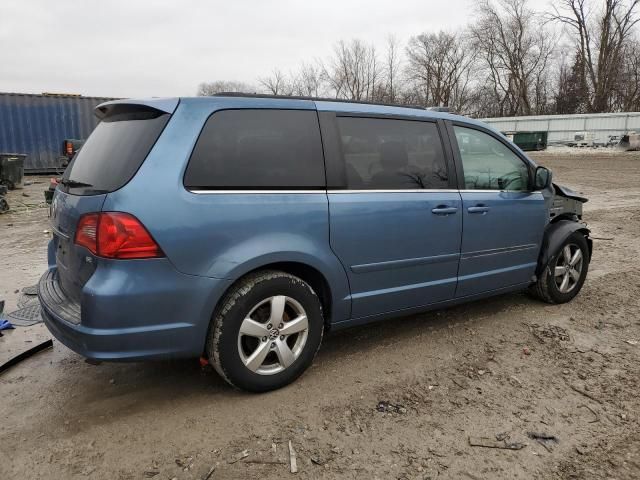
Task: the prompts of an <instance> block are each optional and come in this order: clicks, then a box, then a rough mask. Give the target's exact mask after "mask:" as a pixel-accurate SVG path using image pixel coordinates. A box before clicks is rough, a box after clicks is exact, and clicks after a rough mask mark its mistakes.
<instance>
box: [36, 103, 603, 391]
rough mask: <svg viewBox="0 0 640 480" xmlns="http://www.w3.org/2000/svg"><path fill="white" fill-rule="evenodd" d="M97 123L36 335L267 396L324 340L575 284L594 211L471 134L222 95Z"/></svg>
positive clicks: (484, 136) (61, 192)
mask: <svg viewBox="0 0 640 480" xmlns="http://www.w3.org/2000/svg"><path fill="white" fill-rule="evenodd" d="M96 113H97V115H98V116H99V117H100V118H101V122H100V123H99V125H98V126H97V127H96V129H95V130H94V132H93V133H92V134H91V136H90V137H89V139H88V140H87V142H86V143H85V145H84V146H83V148H82V149H81V150H80V151H79V153H78V154H77V155H76V156H75V158H74V159H73V161H72V162H71V164H70V165H69V167H68V168H67V170H66V172H65V174H64V176H63V178H62V180H61V183H60V185H59V187H58V189H57V191H56V192H55V195H54V198H53V202H52V205H51V224H52V229H53V239H52V240H51V242H50V243H49V247H48V263H49V267H48V270H47V271H46V273H45V274H44V275H43V277H42V279H41V280H40V282H39V298H40V301H41V304H42V315H43V317H44V320H45V323H46V325H47V327H48V328H49V330H50V331H51V332H52V333H53V335H54V336H55V337H56V338H57V339H58V340H59V341H60V342H62V343H63V344H65V345H66V346H68V347H69V348H71V349H72V350H74V351H76V352H78V353H80V354H81V355H83V356H85V357H87V358H89V359H92V360H95V361H106V360H110V361H135V360H148V359H162V358H175V357H198V356H204V357H205V358H206V359H207V360H208V361H209V362H210V363H211V364H212V365H213V366H214V367H215V369H216V370H217V371H218V372H219V374H220V375H221V376H222V377H223V378H224V379H225V380H226V381H227V382H229V383H230V384H232V385H234V386H236V387H238V388H242V389H245V390H249V391H255V392H259V391H266V390H271V389H275V388H279V387H282V386H284V385H286V384H288V383H290V382H292V381H293V380H294V379H296V378H297V377H298V376H299V375H301V374H302V373H303V372H304V370H305V369H306V368H307V367H309V365H310V364H311V362H312V361H313V358H314V355H315V354H316V352H317V350H318V348H319V346H320V343H321V340H322V336H323V333H324V332H326V331H328V330H330V329H338V328H342V327H347V326H352V325H357V324H363V323H367V322H371V321H375V320H381V319H386V318H392V317H397V316H401V315H407V314H410V313H415V312H422V311H426V310H430V309H435V308H441V307H444V306H449V305H453V304H457V303H462V302H468V301H471V300H477V299H480V298H484V297H489V296H491V295H496V294H501V293H505V292H512V291H517V290H522V289H527V288H528V289H529V290H530V291H531V292H532V293H533V294H535V295H536V296H537V297H539V298H540V299H542V300H544V301H546V302H549V303H563V302H567V301H569V300H571V299H572V298H573V297H574V296H575V295H576V294H577V293H578V291H579V290H580V289H581V287H582V285H583V283H584V281H585V277H586V275H587V269H588V265H589V261H590V258H591V250H592V242H591V240H590V238H589V230H588V229H587V228H586V226H585V225H584V224H583V223H581V220H582V204H583V203H584V202H585V201H586V199H585V198H583V197H580V196H579V195H577V194H576V193H574V192H572V191H571V190H569V189H567V188H564V187H561V186H558V185H555V184H553V183H552V181H551V172H550V171H549V170H547V169H546V168H544V167H541V166H536V164H535V163H534V162H533V161H532V160H530V159H529V158H528V157H527V156H526V155H525V154H524V153H523V152H522V151H521V150H519V149H518V148H517V147H516V146H515V145H514V144H513V143H511V142H510V141H509V140H508V139H507V138H505V137H504V136H503V135H501V134H500V133H499V132H496V131H494V130H493V129H492V128H490V127H489V126H487V125H486V124H483V123H481V122H478V121H474V120H471V119H469V118H465V117H462V116H457V115H451V114H448V113H443V112H436V111H430V110H427V109H422V108H409V107H401V106H388V105H374V104H366V103H358V102H342V101H336V100H322V99H311V98H292V97H269V96H260V95H233V94H225V95H221V96H213V97H202V98H180V99H177V98H176V99H150V100H118V101H113V102H107V103H104V104H102V105H99V106H98V107H97V108H96Z"/></svg>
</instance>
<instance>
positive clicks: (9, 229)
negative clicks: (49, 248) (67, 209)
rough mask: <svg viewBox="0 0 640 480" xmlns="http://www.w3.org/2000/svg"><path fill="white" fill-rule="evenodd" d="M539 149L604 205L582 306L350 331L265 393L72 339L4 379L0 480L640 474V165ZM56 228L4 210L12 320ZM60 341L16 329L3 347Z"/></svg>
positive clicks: (2, 284) (0, 383) (4, 288)
mask: <svg viewBox="0 0 640 480" xmlns="http://www.w3.org/2000/svg"><path fill="white" fill-rule="evenodd" d="M535 157H536V159H537V160H538V161H539V162H540V163H541V164H544V165H546V166H548V167H550V168H552V169H553V171H554V175H555V179H556V181H557V182H559V183H562V184H565V185H567V186H570V187H572V188H574V189H576V190H578V191H581V192H583V193H584V194H586V195H587V196H588V197H589V198H590V202H589V203H588V204H586V206H585V207H586V209H585V210H586V213H585V219H586V221H587V222H588V223H589V225H590V227H591V228H592V231H593V236H594V237H595V238H596V240H595V241H594V243H595V253H594V257H593V260H592V264H591V268H590V272H589V276H588V279H587V282H586V284H585V286H584V289H583V290H582V292H581V294H580V295H579V296H578V297H577V298H576V299H575V300H574V301H573V302H571V303H569V304H566V305H561V306H550V305H545V304H543V303H540V302H538V301H536V300H533V299H531V298H529V297H528V296H527V295H525V294H511V295H505V296H501V297H497V298H494V299H490V300H485V301H480V302H475V303H472V304H468V305H464V306H460V307H456V308H451V309H447V310H444V311H439V312H432V313H426V314H423V315H417V316H411V317H405V318H398V319H396V320H392V321H387V322H386V323H380V324H376V325H370V326H365V327H359V328H355V329H351V330H346V331H341V332H336V333H332V334H330V335H328V336H327V337H325V342H324V345H323V347H322V348H321V350H320V352H319V354H318V356H317V358H316V360H315V362H314V365H313V367H312V368H310V369H309V371H308V372H307V373H306V374H305V375H304V376H303V377H302V378H300V379H299V380H298V381H297V382H296V383H294V384H293V385H290V386H289V387H287V388H284V389H282V390H279V391H276V392H272V393H268V394H263V395H251V394H245V393H242V392H238V391H235V390H233V389H231V388H230V387H228V386H227V385H226V384H225V383H224V382H223V381H222V380H221V379H220V378H219V377H218V376H217V375H216V374H215V373H214V372H213V371H212V370H211V369H209V368H205V369H202V368H200V366H199V365H198V362H197V361H173V362H161V363H146V364H101V365H99V366H93V365H89V364H87V363H85V362H84V361H83V359H82V358H81V357H79V356H78V355H76V354H74V353H73V352H71V351H69V350H68V349H66V348H65V347H63V346H62V345H60V344H59V343H57V342H54V348H53V350H49V351H45V352H42V353H40V354H38V355H36V356H34V357H32V358H30V359H29V360H26V361H24V362H22V363H21V364H20V365H18V366H15V367H13V368H12V369H11V370H9V371H7V372H6V373H4V374H2V375H1V376H0V398H1V399H2V405H1V408H0V445H2V451H3V455H2V461H0V478H1V479H14V478H15V479H31V478H46V479H58V478H60V479H66V478H76V477H79V478H90V479H142V478H155V479H163V480H164V479H173V478H176V479H201V478H204V477H205V476H206V474H207V473H208V472H209V471H210V469H211V468H212V467H215V471H214V472H213V473H212V475H211V478H212V479H233V478H249V479H251V478H255V479H258V478H273V479H276V478H278V479H279V478H286V477H292V478H293V477H295V476H294V475H292V474H291V473H289V450H288V442H289V441H291V443H292V445H293V447H294V449H295V451H296V456H297V464H298V469H299V472H298V473H297V476H298V477H299V478H326V479H337V478H359V479H360V478H363V479H364V478H366V479H375V478H378V479H388V478H394V479H395V478H397V479H414V478H415V479H435V478H452V479H471V480H478V479H525V478H526V479H638V478H640V397H639V395H638V393H639V392H640V368H639V360H640V343H639V341H640V315H639V314H640V261H639V260H638V255H639V254H640V239H639V236H640V235H639V234H640V154H638V153H626V154H606V153H598V154H589V155H585V156H580V155H564V156H560V155H551V154H548V153H547V154H545V153H542V154H536V155H535ZM32 180H34V179H32ZM41 180H42V179H41ZM45 186H46V184H44V183H43V184H36V185H31V186H29V187H27V188H26V189H25V190H24V192H26V193H27V194H28V195H30V196H29V197H22V193H21V192H13V193H12V196H11V197H10V198H9V201H10V202H12V203H14V204H15V205H16V206H19V204H18V202H22V203H37V202H39V201H40V199H41V198H42V197H40V195H41V190H42V189H43V188H45ZM27 200H28V201H29V202H27ZM47 229H48V223H47V210H46V209H45V208H37V207H33V206H32V207H28V209H27V208H25V207H21V208H20V209H19V211H17V212H16V213H13V214H7V215H3V216H0V267H1V269H0V272H1V274H0V298H4V299H5V300H6V301H7V304H8V305H7V310H11V309H12V308H13V307H15V305H16V302H17V298H18V293H17V291H18V290H19V289H20V288H22V287H24V286H27V285H31V284H33V283H35V281H36V280H37V278H38V277H39V275H40V274H41V272H42V271H43V270H44V269H45V266H46V261H45V245H46V242H47V238H48V234H47V233H43V232H44V231H45V230H47ZM43 336H44V337H46V329H44V327H43V326H42V325H39V326H34V327H29V328H22V329H17V330H16V331H13V332H9V333H7V334H6V335H5V336H4V337H2V338H0V353H1V354H2V355H3V356H8V355H7V352H9V351H10V350H11V351H12V352H16V351H19V350H21V349H24V348H28V345H31V344H32V343H33V342H34V341H35V339H36V338H41V337H43ZM29 342H30V343H29ZM381 401H382V402H389V404H383V405H381V406H380V410H383V411H379V409H378V408H377V407H378V406H379V402H381ZM532 432H533V433H538V434H544V435H546V436H552V437H554V438H555V441H554V440H553V439H551V440H546V441H544V440H542V441H538V440H535V439H532V438H530V436H529V435H528V434H529V433H532ZM470 437H486V438H488V439H489V440H491V441H494V442H496V441H497V440H496V439H501V441H502V444H503V445H504V444H505V442H506V443H509V444H514V447H523V448H520V449H517V450H516V449H514V450H506V449H498V448H485V447H480V446H471V445H470ZM523 445H524V446H523ZM244 450H246V451H247V452H245V453H248V456H246V457H245V458H242V459H240V460H238V459H239V458H240V457H241V456H242V455H241V453H242V452H243V451H244ZM234 460H238V461H234Z"/></svg>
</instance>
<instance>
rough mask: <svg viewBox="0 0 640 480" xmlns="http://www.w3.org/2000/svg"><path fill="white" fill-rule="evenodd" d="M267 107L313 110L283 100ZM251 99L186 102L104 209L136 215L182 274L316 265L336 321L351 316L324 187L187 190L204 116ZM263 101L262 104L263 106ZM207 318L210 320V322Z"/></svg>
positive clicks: (228, 275)
mask: <svg viewBox="0 0 640 480" xmlns="http://www.w3.org/2000/svg"><path fill="white" fill-rule="evenodd" d="M267 105H268V106H269V107H270V108H274V107H275V108H283V109H300V108H304V109H310V110H313V109H314V105H313V103H312V102H308V103H305V102H299V101H297V102H293V101H288V100H282V101H281V102H278V103H277V104H274V102H273V101H271V102H269V103H268V104H267ZM260 106H261V102H260V101H259V100H255V99H245V98H237V99H210V98H209V99H184V100H181V102H180V105H179V106H178V108H177V109H176V111H175V113H174V115H173V117H172V119H171V121H170V122H169V124H168V125H167V127H166V128H165V130H164V132H163V134H162V135H161V137H160V138H159V139H158V141H157V143H156V145H155V146H154V148H153V149H152V150H151V152H150V154H149V156H148V157H147V159H146V161H145V162H144V163H143V165H142V167H141V168H140V170H139V171H138V173H137V174H136V175H135V176H134V178H133V179H132V180H131V181H130V182H129V183H128V184H127V185H125V186H124V187H123V188H121V189H120V190H117V191H116V192H113V193H110V194H109V195H107V199H106V201H105V203H104V206H103V210H105V211H126V212H129V213H131V214H133V215H135V216H136V217H137V218H138V219H140V220H141V221H142V223H143V224H144V225H145V226H146V227H147V229H148V230H149V232H150V233H151V234H152V236H153V237H154V238H155V239H156V241H157V242H158V244H159V245H160V247H161V248H162V250H163V251H164V252H165V253H166V255H167V257H168V259H169V260H170V261H171V262H172V263H173V265H174V266H175V267H176V269H178V270H179V271H180V272H182V273H186V274H189V275H198V276H204V277H213V278H222V279H230V280H232V281H233V280H236V279H238V278H239V277H241V276H242V275H244V274H245V273H247V272H249V271H252V270H254V269H257V268H260V267H262V266H264V265H267V264H269V263H275V262H283V261H287V262H300V263H305V264H307V265H309V266H312V267H314V268H316V269H317V270H319V271H320V272H321V273H322V274H323V275H324V276H325V278H326V279H327V282H328V283H329V285H330V288H331V294H332V299H333V302H332V305H333V309H332V310H333V318H332V319H331V320H332V321H340V320H345V319H347V318H349V315H350V296H349V287H348V283H347V279H346V274H345V272H344V269H343V267H342V265H341V263H340V262H339V260H338V259H337V258H336V257H335V255H334V254H333V252H332V251H331V249H330V246H329V222H328V219H329V211H328V201H327V195H326V193H325V192H322V191H318V192H315V193H302V192H300V193H286V192H283V193H204V194H196V193H192V192H189V191H187V190H186V189H185V187H184V186H183V176H184V171H185V169H186V166H187V163H188V160H189V156H190V154H191V151H192V150H193V147H194V145H195V143H196V141H197V138H198V135H199V133H200V131H201V129H202V127H203V125H204V123H205V121H206V120H207V118H208V117H209V116H210V115H211V114H212V113H213V112H214V111H216V110H223V109H229V108H260ZM265 106H266V105H265ZM207 321H208V319H207Z"/></svg>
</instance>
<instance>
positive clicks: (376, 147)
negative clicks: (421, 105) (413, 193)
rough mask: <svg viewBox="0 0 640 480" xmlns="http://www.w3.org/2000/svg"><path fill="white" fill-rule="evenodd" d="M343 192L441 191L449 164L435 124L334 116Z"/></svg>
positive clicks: (447, 183)
mask: <svg viewBox="0 0 640 480" xmlns="http://www.w3.org/2000/svg"><path fill="white" fill-rule="evenodd" d="M337 121H338V129H339V132H340V140H341V142H342V152H343V155H344V161H345V169H346V175H347V188H350V189H356V190H358V189H364V190H369V189H373V190H376V189H379V190H405V189H445V188H448V186H449V180H448V175H447V164H446V160H445V156H444V152H443V149H442V142H441V141H440V134H439V132H438V127H437V126H436V124H435V123H431V122H421V121H412V120H392V119H378V118H354V117H338V118H337Z"/></svg>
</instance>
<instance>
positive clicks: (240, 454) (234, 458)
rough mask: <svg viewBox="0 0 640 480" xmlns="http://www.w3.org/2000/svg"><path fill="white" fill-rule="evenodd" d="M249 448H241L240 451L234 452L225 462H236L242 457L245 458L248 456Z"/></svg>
mask: <svg viewBox="0 0 640 480" xmlns="http://www.w3.org/2000/svg"><path fill="white" fill-rule="evenodd" d="M249 453H250V452H249V450H242V451H241V452H238V453H236V454H235V455H233V456H232V457H231V458H230V459H229V460H228V461H227V463H236V462H238V461H240V460H242V459H243V458H247V457H248V456H249Z"/></svg>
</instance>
